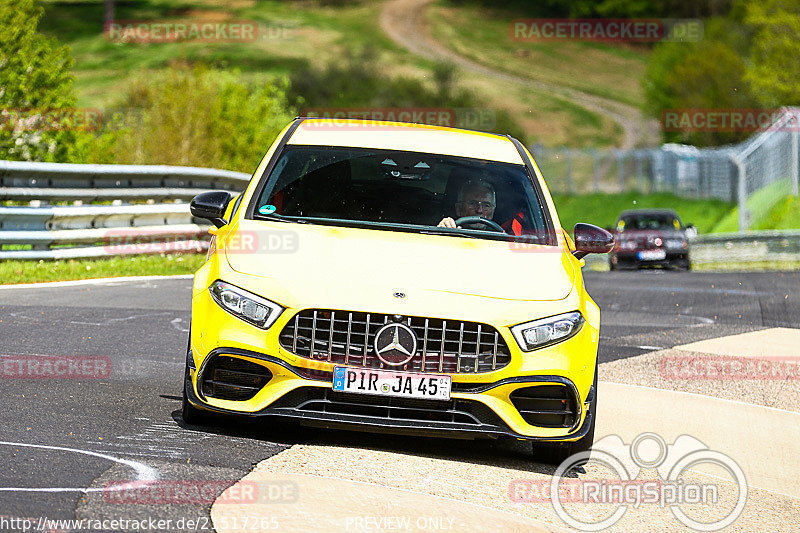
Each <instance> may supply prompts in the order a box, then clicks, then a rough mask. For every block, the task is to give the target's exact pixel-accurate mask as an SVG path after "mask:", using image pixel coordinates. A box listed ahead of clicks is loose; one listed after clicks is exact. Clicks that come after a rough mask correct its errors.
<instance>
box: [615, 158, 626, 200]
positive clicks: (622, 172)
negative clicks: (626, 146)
mask: <svg viewBox="0 0 800 533" xmlns="http://www.w3.org/2000/svg"><path fill="white" fill-rule="evenodd" d="M617 168H618V170H619V192H625V152H623V151H622V150H619V151H617Z"/></svg>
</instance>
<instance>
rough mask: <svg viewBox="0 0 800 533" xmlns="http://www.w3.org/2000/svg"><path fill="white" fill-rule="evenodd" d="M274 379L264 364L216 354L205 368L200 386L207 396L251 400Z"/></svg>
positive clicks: (221, 398) (220, 398)
mask: <svg viewBox="0 0 800 533" xmlns="http://www.w3.org/2000/svg"><path fill="white" fill-rule="evenodd" d="M270 379H272V372H270V371H269V369H267V368H266V367H264V366H261V365H259V364H256V363H251V362H250V361H245V360H244V359H239V358H237V357H228V356H224V355H221V356H216V357H214V358H213V359H212V360H211V361H209V362H208V363H207V364H206V366H205V367H204V369H203V375H202V376H201V382H200V387H201V389H200V390H202V391H203V395H204V396H206V397H207V398H217V399H219V400H235V401H243V400H249V399H250V398H252V397H253V396H255V395H256V393H257V392H258V391H260V390H261V389H262V388H263V387H264V385H266V384H267V382H268V381H269V380H270Z"/></svg>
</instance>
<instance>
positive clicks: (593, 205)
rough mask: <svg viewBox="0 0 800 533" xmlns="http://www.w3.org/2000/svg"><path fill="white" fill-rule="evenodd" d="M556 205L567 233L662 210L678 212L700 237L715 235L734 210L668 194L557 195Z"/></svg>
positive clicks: (721, 205) (611, 224) (610, 224)
mask: <svg viewBox="0 0 800 533" xmlns="http://www.w3.org/2000/svg"><path fill="white" fill-rule="evenodd" d="M553 201H554V202H555V204H556V210H557V211H558V216H559V218H560V220H561V225H562V227H564V228H566V229H567V231H572V227H573V226H574V225H575V223H577V222H588V223H590V224H596V225H598V226H601V227H606V226H613V225H614V223H615V222H616V221H617V217H618V216H619V214H620V213H621V212H622V211H624V210H626V209H646V208H662V209H675V210H676V211H677V213H678V216H680V217H681V220H682V221H683V223H684V224H694V226H695V227H696V228H697V231H698V232H699V233H712V232H714V231H716V227H717V226H718V224H719V223H720V221H721V220H722V219H723V218H724V217H725V216H726V215H728V214H729V213H730V211H731V210H732V209H733V206H732V205H731V204H729V203H726V202H722V201H719V200H687V199H686V198H678V197H677V196H674V195H672V194H666V193H658V194H647V195H642V194H638V193H633V192H630V193H625V194H586V195H583V196H565V195H554V196H553Z"/></svg>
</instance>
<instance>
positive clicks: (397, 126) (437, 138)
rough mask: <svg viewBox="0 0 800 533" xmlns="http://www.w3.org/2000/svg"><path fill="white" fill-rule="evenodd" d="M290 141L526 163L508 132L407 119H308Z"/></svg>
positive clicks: (298, 143)
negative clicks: (417, 121) (419, 122)
mask: <svg viewBox="0 0 800 533" xmlns="http://www.w3.org/2000/svg"><path fill="white" fill-rule="evenodd" d="M287 144H290V145H291V144H296V145H311V146H347V147H358V148H376V149H388V150H403V151H409V152H422V153H434V154H443V155H451V156H457V157H470V158H475V159H486V160H489V161H499V162H503V163H514V164H517V165H522V164H523V161H522V158H521V157H520V154H519V152H518V151H517V148H516V146H515V145H514V143H513V142H512V141H511V139H510V138H509V137H507V136H505V135H497V134H494V133H484V132H480V131H472V130H462V129H458V128H448V127H444V126H430V125H427V124H413V123H407V122H388V121H377V120H358V119H339V118H306V119H304V120H303V121H302V122H301V123H300V125H299V126H298V127H297V129H296V130H295V132H294V134H293V135H292V136H291V138H290V139H289V140H288V141H287Z"/></svg>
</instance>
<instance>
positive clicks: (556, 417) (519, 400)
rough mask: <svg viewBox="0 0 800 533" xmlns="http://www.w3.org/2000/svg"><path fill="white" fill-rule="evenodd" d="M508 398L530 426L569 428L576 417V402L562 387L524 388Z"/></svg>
mask: <svg viewBox="0 0 800 533" xmlns="http://www.w3.org/2000/svg"><path fill="white" fill-rule="evenodd" d="M509 398H510V399H511V403H512V404H514V407H516V408H517V411H519V414H520V415H522V418H523V419H524V420H525V422H527V423H528V424H530V425H532V426H539V427H547V428H571V427H572V426H573V425H574V424H575V421H576V420H577V417H578V404H577V400H576V398H575V397H574V395H573V394H572V392H571V391H570V389H568V388H567V387H566V386H564V385H537V386H535V387H525V388H523V389H517V390H515V391H514V392H512V393H511V395H510V396H509Z"/></svg>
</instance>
